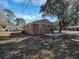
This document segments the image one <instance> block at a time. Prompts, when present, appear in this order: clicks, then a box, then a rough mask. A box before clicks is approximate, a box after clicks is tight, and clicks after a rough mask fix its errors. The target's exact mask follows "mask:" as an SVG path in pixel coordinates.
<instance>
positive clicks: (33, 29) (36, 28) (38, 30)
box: [23, 19, 54, 35]
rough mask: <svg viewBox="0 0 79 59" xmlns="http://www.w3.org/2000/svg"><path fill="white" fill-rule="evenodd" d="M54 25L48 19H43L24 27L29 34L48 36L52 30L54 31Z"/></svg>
mask: <svg viewBox="0 0 79 59" xmlns="http://www.w3.org/2000/svg"><path fill="white" fill-rule="evenodd" d="M53 26H54V24H53V23H52V22H50V21H48V20H47V19H42V20H38V21H34V22H31V23H29V24H26V25H24V27H23V31H24V32H26V33H29V34H33V35H36V34H47V33H50V29H51V28H52V30H53Z"/></svg>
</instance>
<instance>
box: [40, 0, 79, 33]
mask: <svg viewBox="0 0 79 59" xmlns="http://www.w3.org/2000/svg"><path fill="white" fill-rule="evenodd" d="M41 13H43V15H44V16H57V17H58V19H59V30H60V32H61V30H62V29H63V28H64V27H65V26H67V25H68V24H69V23H71V21H73V22H74V20H75V19H76V20H78V18H79V2H77V0H73V1H71V0H69V1H65V0H47V2H46V3H45V5H42V6H41ZM76 23H77V22H76Z"/></svg>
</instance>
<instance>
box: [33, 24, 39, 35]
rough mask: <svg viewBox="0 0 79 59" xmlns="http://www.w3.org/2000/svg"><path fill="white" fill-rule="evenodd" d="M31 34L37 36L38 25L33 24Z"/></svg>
mask: <svg viewBox="0 0 79 59" xmlns="http://www.w3.org/2000/svg"><path fill="white" fill-rule="evenodd" d="M33 34H39V24H33Z"/></svg>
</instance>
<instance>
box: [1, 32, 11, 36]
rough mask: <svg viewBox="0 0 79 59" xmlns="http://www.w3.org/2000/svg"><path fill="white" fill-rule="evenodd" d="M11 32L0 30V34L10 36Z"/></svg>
mask: <svg viewBox="0 0 79 59" xmlns="http://www.w3.org/2000/svg"><path fill="white" fill-rule="evenodd" d="M10 35H11V32H0V36H10Z"/></svg>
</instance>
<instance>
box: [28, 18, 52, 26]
mask: <svg viewBox="0 0 79 59" xmlns="http://www.w3.org/2000/svg"><path fill="white" fill-rule="evenodd" d="M29 24H47V25H53V23H52V22H50V21H48V20H47V19H42V20H37V21H34V22H31V23H29Z"/></svg>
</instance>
